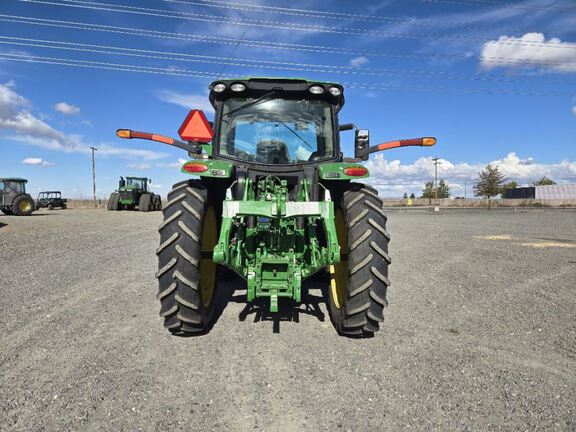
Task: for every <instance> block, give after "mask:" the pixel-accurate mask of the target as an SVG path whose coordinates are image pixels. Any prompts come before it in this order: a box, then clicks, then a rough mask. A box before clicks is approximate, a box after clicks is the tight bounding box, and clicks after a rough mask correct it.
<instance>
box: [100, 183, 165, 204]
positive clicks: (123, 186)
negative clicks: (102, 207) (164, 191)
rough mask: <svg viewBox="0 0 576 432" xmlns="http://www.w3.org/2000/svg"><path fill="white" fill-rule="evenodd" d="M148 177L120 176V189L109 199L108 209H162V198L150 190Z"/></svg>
mask: <svg viewBox="0 0 576 432" xmlns="http://www.w3.org/2000/svg"><path fill="white" fill-rule="evenodd" d="M150 182H151V180H150V179H148V178H147V177H126V178H124V177H120V181H119V182H118V190H117V191H116V192H112V194H111V195H110V198H109V199H108V210H134V209H136V207H138V210H140V211H143V212H147V211H155V210H162V198H161V197H160V195H156V194H154V193H152V192H150V191H149V190H148V184H149V183H150Z"/></svg>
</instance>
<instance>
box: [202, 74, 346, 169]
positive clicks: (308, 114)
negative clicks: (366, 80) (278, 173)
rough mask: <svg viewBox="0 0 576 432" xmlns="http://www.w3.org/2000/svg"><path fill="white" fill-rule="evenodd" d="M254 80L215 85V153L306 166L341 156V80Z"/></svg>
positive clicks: (251, 161) (248, 161)
mask: <svg viewBox="0 0 576 432" xmlns="http://www.w3.org/2000/svg"><path fill="white" fill-rule="evenodd" d="M311 84H313V83H310V82H308V81H306V80H298V79H293V80H270V79H259V78H251V79H247V80H243V81H238V80H226V81H219V82H216V83H213V84H212V85H211V92H210V102H211V103H212V105H213V106H214V109H215V111H216V115H215V122H214V138H213V140H212V146H213V155H214V157H216V158H222V159H233V160H237V161H239V162H240V163H245V164H247V165H265V166H270V165H274V166H276V165H284V166H286V165H303V164H318V163H320V162H324V161H337V160H339V158H340V151H339V140H338V133H337V130H338V118H337V113H338V111H339V110H340V108H341V107H342V105H343V103H344V97H343V95H342V93H343V89H342V87H341V86H339V85H337V84H320V83H316V84H314V85H311Z"/></svg>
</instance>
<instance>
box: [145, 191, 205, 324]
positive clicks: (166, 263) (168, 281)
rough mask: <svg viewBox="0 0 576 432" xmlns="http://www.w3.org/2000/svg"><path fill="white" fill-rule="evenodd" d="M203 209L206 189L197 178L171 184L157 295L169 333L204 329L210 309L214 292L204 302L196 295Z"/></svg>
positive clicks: (162, 238) (161, 229)
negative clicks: (209, 300) (205, 303)
mask: <svg viewBox="0 0 576 432" xmlns="http://www.w3.org/2000/svg"><path fill="white" fill-rule="evenodd" d="M207 209H208V190H207V188H206V186H205V185H204V184H203V183H202V182H201V181H199V180H187V181H183V182H180V183H177V184H175V185H174V186H173V188H172V191H170V193H169V194H168V201H167V204H166V206H165V207H164V222H163V223H162V224H161V225H160V228H159V231H160V246H159V247H158V250H157V255H158V268H159V270H158V272H157V274H156V277H157V278H158V283H159V291H158V296H157V297H158V299H159V300H160V316H162V317H163V318H164V326H165V327H166V328H167V329H168V330H169V331H170V332H171V333H173V334H177V335H190V334H197V333H204V332H205V331H206V330H207V329H208V326H209V324H210V322H211V319H212V315H213V313H214V296H215V295H213V297H212V301H211V302H210V303H209V304H208V305H206V306H205V305H204V304H203V302H202V299H201V295H200V269H199V266H200V264H199V263H200V259H201V250H200V241H201V239H202V223H203V220H204V214H205V212H206V210H207Z"/></svg>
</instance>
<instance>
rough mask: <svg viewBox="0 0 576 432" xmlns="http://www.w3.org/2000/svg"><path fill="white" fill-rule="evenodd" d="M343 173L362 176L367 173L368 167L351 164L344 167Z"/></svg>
mask: <svg viewBox="0 0 576 432" xmlns="http://www.w3.org/2000/svg"><path fill="white" fill-rule="evenodd" d="M344 174H346V175H347V176H350V177H362V176H364V175H366V174H368V169H367V168H364V167H361V166H351V167H347V168H344Z"/></svg>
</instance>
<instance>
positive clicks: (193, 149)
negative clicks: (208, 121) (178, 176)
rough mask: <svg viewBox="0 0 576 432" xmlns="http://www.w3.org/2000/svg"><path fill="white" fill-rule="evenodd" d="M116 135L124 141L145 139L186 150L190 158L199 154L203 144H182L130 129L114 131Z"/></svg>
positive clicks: (171, 139) (174, 140) (196, 142)
mask: <svg viewBox="0 0 576 432" xmlns="http://www.w3.org/2000/svg"><path fill="white" fill-rule="evenodd" d="M116 135H117V136H118V137H119V138H124V139H134V138H137V139H145V140H149V141H156V142H161V143H163V144H168V145H171V146H174V147H178V148H179V149H182V150H186V151H187V152H188V154H189V155H190V156H192V155H193V154H201V153H202V144H205V143H202V142H200V141H188V142H184V141H180V140H177V139H174V138H170V137H167V136H164V135H158V134H152V133H148V132H138V131H133V130H130V129H118V130H117V131H116Z"/></svg>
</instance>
